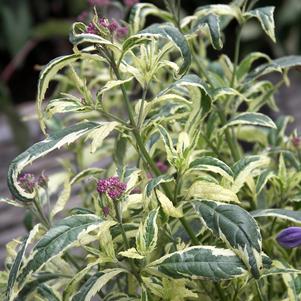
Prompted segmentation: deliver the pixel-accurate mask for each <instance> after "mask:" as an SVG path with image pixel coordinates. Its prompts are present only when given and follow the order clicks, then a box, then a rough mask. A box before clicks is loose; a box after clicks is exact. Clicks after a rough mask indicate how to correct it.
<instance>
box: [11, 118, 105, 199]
mask: <svg viewBox="0 0 301 301" xmlns="http://www.w3.org/2000/svg"><path fill="white" fill-rule="evenodd" d="M98 126H99V123H96V122H83V123H80V124H76V125H73V126H71V127H69V128H65V129H62V130H59V131H57V132H55V133H53V134H51V135H50V136H48V138H46V139H45V140H43V141H41V142H38V143H36V144H34V145H32V146H31V147H30V148H28V149H27V150H26V151H25V152H23V153H22V154H20V155H19V156H18V157H17V158H15V159H14V160H13V161H12V162H11V164H10V166H9V169H8V176H7V181H8V187H9V189H10V192H11V193H12V195H13V196H14V197H15V198H16V199H17V200H19V201H23V202H32V200H33V199H34V198H35V192H32V193H30V192H28V191H26V190H24V189H23V188H22V187H21V186H20V185H19V183H18V176H19V174H20V173H21V172H22V170H23V169H24V168H25V167H26V166H27V165H29V164H31V163H33V162H34V161H35V160H37V159H39V158H41V157H43V156H45V155H47V154H48V153H50V152H51V151H53V150H55V149H57V148H60V147H62V146H63V145H69V144H70V143H72V142H74V141H75V140H77V139H79V138H80V137H82V136H83V135H85V134H87V133H89V132H90V131H91V130H92V129H94V128H97V127H98Z"/></svg>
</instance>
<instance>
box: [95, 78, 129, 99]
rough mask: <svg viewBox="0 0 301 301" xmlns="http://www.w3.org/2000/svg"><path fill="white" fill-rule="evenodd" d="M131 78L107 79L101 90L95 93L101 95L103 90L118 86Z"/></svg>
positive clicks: (106, 90)
mask: <svg viewBox="0 0 301 301" xmlns="http://www.w3.org/2000/svg"><path fill="white" fill-rule="evenodd" d="M132 80H133V77H130V78H127V79H123V80H110V81H108V82H107V83H106V84H105V85H104V87H103V88H101V90H100V91H99V92H98V93H97V96H100V95H102V94H103V93H105V92H108V91H110V90H111V89H113V88H116V87H119V86H121V85H123V84H125V83H128V82H130V81H132Z"/></svg>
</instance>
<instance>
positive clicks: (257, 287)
mask: <svg viewBox="0 0 301 301" xmlns="http://www.w3.org/2000/svg"><path fill="white" fill-rule="evenodd" d="M255 284H256V290H257V294H258V299H259V300H260V301H265V298H264V297H263V295H262V292H261V289H260V285H259V282H258V280H255Z"/></svg>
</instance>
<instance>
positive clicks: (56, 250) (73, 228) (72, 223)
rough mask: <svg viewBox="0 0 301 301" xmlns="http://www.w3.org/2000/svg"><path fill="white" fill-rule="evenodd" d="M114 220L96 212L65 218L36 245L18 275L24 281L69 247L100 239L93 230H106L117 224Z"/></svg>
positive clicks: (19, 280) (19, 279)
mask: <svg viewBox="0 0 301 301" xmlns="http://www.w3.org/2000/svg"><path fill="white" fill-rule="evenodd" d="M115 224H116V222H113V221H103V220H102V219H101V218H99V217H98V216H96V215H94V214H80V215H73V216H69V217H66V218H64V219H63V220H61V221H60V222H59V223H57V224H56V225H54V226H53V227H52V228H50V229H49V230H48V232H47V233H46V234H45V235H44V236H43V237H42V238H41V239H40V240H39V241H38V242H37V244H36V245H35V246H34V248H33V250H32V253H31V256H30V258H29V259H28V261H27V263H26V265H25V266H24V267H23V269H22V271H21V274H20V275H19V277H18V279H17V280H18V282H21V283H22V282H24V280H25V279H26V278H27V277H29V276H30V275H31V274H32V273H34V272H37V271H38V270H40V269H41V268H42V267H43V266H44V265H45V264H46V263H47V262H49V261H50V260H51V259H53V258H55V257H56V256H60V255H62V254H63V252H65V251H66V250H67V249H70V248H71V247H74V246H78V245H81V244H88V243H90V242H92V241H93V240H96V239H98V237H99V233H98V235H93V236H92V235H89V233H90V232H92V231H96V230H97V231H98V232H100V231H106V230H107V229H108V228H109V227H111V226H113V225H115Z"/></svg>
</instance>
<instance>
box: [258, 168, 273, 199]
mask: <svg viewBox="0 0 301 301" xmlns="http://www.w3.org/2000/svg"><path fill="white" fill-rule="evenodd" d="M274 177H276V175H275V173H274V172H273V171H271V170H265V171H264V172H263V173H261V174H260V176H259V177H258V179H257V181H256V193H257V194H259V193H260V192H261V190H262V189H263V188H264V187H265V185H266V183H267V182H268V181H269V180H270V179H271V178H274Z"/></svg>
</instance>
